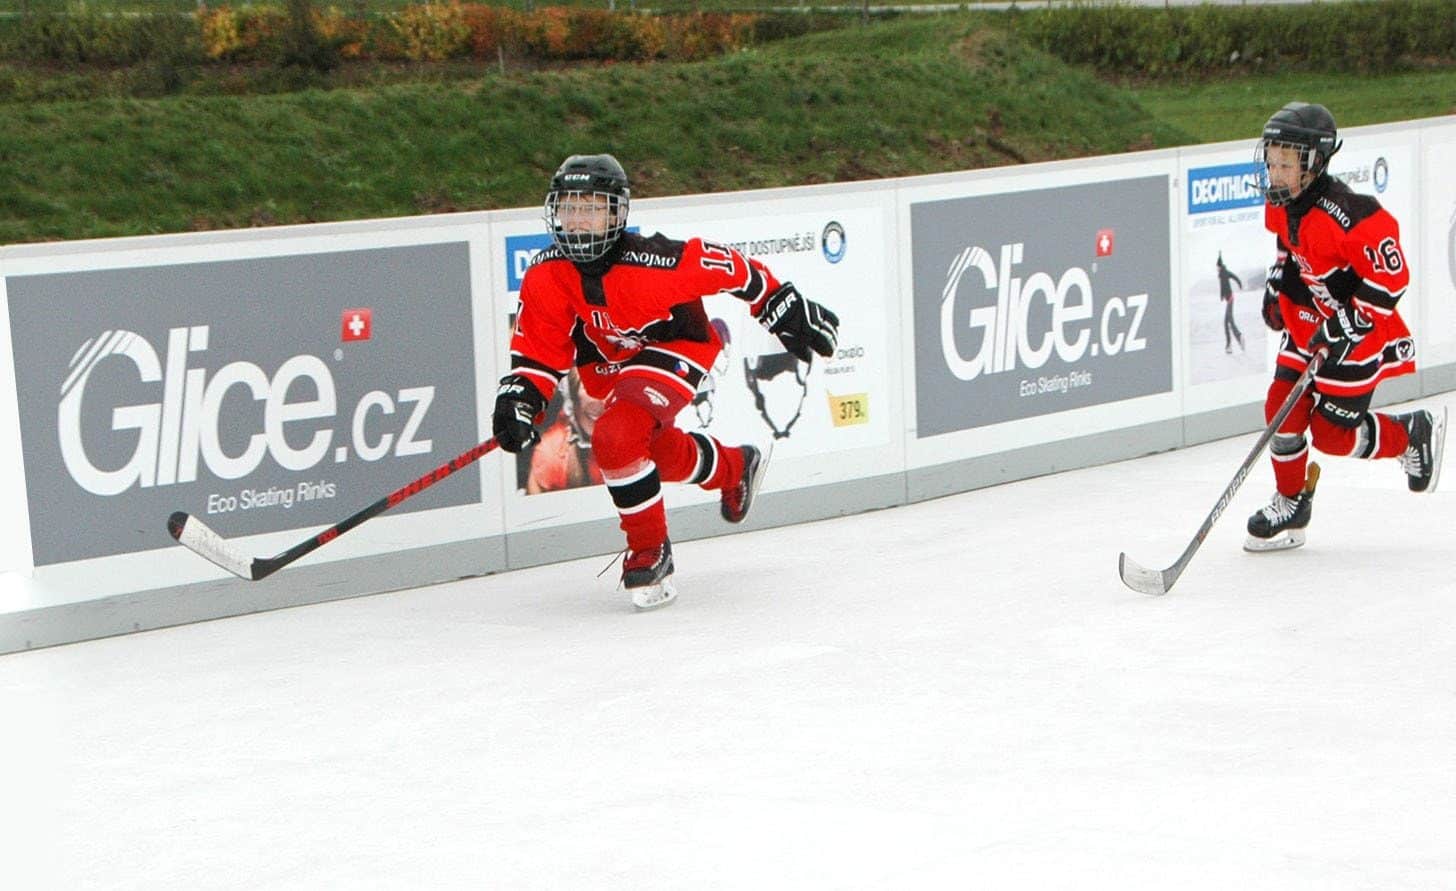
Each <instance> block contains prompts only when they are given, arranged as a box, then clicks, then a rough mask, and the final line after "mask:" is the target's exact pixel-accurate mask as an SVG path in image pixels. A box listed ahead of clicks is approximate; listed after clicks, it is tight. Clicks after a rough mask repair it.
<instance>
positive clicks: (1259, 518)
mask: <svg viewBox="0 0 1456 891" xmlns="http://www.w3.org/2000/svg"><path fill="white" fill-rule="evenodd" d="M1319 474H1320V470H1319V465H1318V464H1316V463H1314V462H1313V461H1311V462H1310V463H1309V468H1308V469H1307V470H1306V471H1305V474H1304V488H1303V489H1300V490H1299V494H1298V495H1295V496H1294V497H1293V498H1290V497H1288V496H1286V495H1281V494H1280V493H1279V492H1277V491H1276V492H1275V493H1274V498H1273V499H1271V500H1270V502H1269V503H1268V504H1266V505H1264V506H1263V507H1261V508H1260V509H1259V510H1258V511H1257V512H1255V514H1254V515H1253V516H1252V517H1249V537H1248V538H1246V539H1245V540H1244V550H1246V551H1284V550H1288V549H1290V548H1297V547H1299V546H1300V545H1302V544H1304V527H1306V526H1308V525H1309V518H1310V514H1311V513H1312V512H1313V502H1314V487H1315V486H1316V485H1318V484H1319Z"/></svg>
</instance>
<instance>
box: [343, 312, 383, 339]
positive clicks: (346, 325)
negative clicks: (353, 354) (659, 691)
mask: <svg viewBox="0 0 1456 891" xmlns="http://www.w3.org/2000/svg"><path fill="white" fill-rule="evenodd" d="M340 324H341V327H340V329H339V339H340V340H343V341H350V340H368V339H369V336H370V335H371V334H373V333H374V313H373V312H372V311H371V310H368V309H346V310H344V318H343V321H342V322H341V323H340Z"/></svg>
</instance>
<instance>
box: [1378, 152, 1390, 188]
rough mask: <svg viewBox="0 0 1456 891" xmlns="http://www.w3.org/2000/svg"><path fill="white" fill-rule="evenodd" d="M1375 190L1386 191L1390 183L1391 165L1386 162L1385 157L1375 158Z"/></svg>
mask: <svg viewBox="0 0 1456 891" xmlns="http://www.w3.org/2000/svg"><path fill="white" fill-rule="evenodd" d="M1374 176H1375V191H1377V192H1384V191H1385V187H1386V186H1388V185H1390V165H1389V164H1387V163H1385V159H1384V158H1376V159H1375V174H1374Z"/></svg>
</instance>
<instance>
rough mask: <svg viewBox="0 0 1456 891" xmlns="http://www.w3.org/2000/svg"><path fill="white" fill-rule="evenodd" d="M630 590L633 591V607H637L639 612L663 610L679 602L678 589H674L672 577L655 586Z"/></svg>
mask: <svg viewBox="0 0 1456 891" xmlns="http://www.w3.org/2000/svg"><path fill="white" fill-rule="evenodd" d="M630 590H631V591H632V605H633V606H635V607H637V609H638V611H639V612H646V611H647V610H650V609H662V608H663V607H664V606H667V605H669V604H671V603H672V602H673V601H674V600H677V588H675V587H673V584H672V576H668V577H667V578H665V579H663V580H662V581H660V582H658V583H657V584H655V585H648V586H647V587H645V588H631V589H630Z"/></svg>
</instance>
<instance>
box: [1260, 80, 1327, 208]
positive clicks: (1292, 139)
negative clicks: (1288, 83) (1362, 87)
mask: <svg viewBox="0 0 1456 891" xmlns="http://www.w3.org/2000/svg"><path fill="white" fill-rule="evenodd" d="M1342 145H1344V143H1343V142H1342V141H1340V138H1339V134H1338V132H1337V131H1336V129H1335V116H1334V115H1332V114H1330V110H1329V109H1328V108H1325V107H1324V106H1323V105H1316V104H1314V103H1310V102H1290V103H1289V104H1288V105H1285V106H1284V107H1283V108H1281V109H1279V110H1278V111H1276V112H1274V114H1273V116H1272V117H1270V118H1269V121H1268V123H1266V124H1264V133H1263V135H1262V136H1261V137H1260V138H1259V144H1258V146H1257V147H1256V148H1255V150H1254V160H1255V162H1256V163H1258V164H1259V166H1260V168H1261V169H1264V172H1265V185H1264V197H1265V198H1267V199H1268V201H1269V203H1270V204H1273V205H1276V206H1277V205H1283V204H1288V203H1289V202H1290V201H1292V200H1294V198H1295V193H1294V191H1293V190H1292V189H1290V188H1288V187H1287V186H1275V185H1274V184H1273V183H1271V182H1270V181H1269V179H1268V171H1267V168H1266V166H1265V165H1266V164H1267V163H1268V152H1269V149H1270V148H1271V147H1274V146H1278V147H1281V148H1291V149H1294V150H1296V151H1298V152H1299V163H1300V169H1301V171H1302V172H1303V175H1302V176H1301V181H1302V183H1303V186H1302V188H1305V187H1308V186H1309V184H1310V183H1312V182H1314V180H1315V179H1317V178H1318V177H1319V176H1320V174H1322V173H1324V172H1325V168H1327V167H1328V166H1329V163H1330V158H1332V157H1334V154H1335V152H1338V151H1339V150H1340V146H1342Z"/></svg>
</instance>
